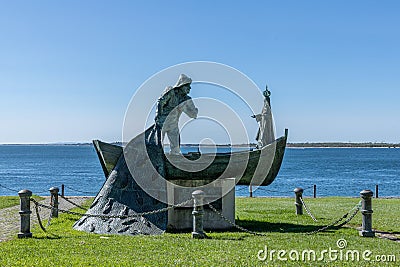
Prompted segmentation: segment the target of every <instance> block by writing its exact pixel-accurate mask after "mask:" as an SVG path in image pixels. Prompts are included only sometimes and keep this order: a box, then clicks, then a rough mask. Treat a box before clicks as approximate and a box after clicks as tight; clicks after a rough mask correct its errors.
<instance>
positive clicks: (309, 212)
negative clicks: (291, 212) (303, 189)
mask: <svg viewBox="0 0 400 267" xmlns="http://www.w3.org/2000/svg"><path fill="white" fill-rule="evenodd" d="M300 201H301V203H302V204H303V206H304V209H305V210H306V212H307V214H308V215H310V217H311V219H313V221H314V222H316V221H317V219H315V217H314V215H313V214H312V213H311V210H310V209H309V208H308V207H307V205H306V203H305V202H304V200H303V198H302V197H300Z"/></svg>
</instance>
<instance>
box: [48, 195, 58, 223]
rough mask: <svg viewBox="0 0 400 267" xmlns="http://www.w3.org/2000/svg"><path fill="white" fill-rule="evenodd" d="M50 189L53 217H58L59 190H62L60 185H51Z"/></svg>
mask: <svg viewBox="0 0 400 267" xmlns="http://www.w3.org/2000/svg"><path fill="white" fill-rule="evenodd" d="M49 191H50V195H51V196H50V206H51V207H52V209H51V217H54V218H57V217H58V192H59V191H60V190H59V189H58V187H51V188H50V189H49Z"/></svg>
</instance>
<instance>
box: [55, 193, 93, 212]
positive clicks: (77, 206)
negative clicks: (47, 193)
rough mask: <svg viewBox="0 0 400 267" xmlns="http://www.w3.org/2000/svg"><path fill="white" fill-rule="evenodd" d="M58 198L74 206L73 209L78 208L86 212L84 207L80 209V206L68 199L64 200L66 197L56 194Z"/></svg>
mask: <svg viewBox="0 0 400 267" xmlns="http://www.w3.org/2000/svg"><path fill="white" fill-rule="evenodd" d="M58 196H59V197H61V198H62V199H64V200H65V201H67V202H69V203H71V204H72V205H74V206H75V207H78V208H80V209H81V210H87V209H85V208H84V207H82V206H81V205H78V204H76V203H74V202H72V201H71V200H69V199H68V198H66V197H63V196H62V195H60V194H58Z"/></svg>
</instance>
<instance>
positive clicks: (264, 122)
mask: <svg viewBox="0 0 400 267" xmlns="http://www.w3.org/2000/svg"><path fill="white" fill-rule="evenodd" d="M263 95H264V106H263V109H262V111H261V113H260V114H257V115H253V116H251V117H252V118H255V119H256V120H257V122H258V123H259V128H258V132H257V136H256V140H257V148H262V147H263V146H265V145H268V144H270V143H272V142H273V141H274V140H275V134H274V129H273V124H272V112H271V102H270V101H271V100H270V96H271V92H270V91H269V90H268V85H267V86H265V91H264V92H263Z"/></svg>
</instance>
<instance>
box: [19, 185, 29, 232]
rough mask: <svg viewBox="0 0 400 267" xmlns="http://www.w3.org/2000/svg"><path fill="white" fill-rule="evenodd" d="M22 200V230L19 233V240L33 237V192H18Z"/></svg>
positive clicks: (20, 212)
mask: <svg viewBox="0 0 400 267" xmlns="http://www.w3.org/2000/svg"><path fill="white" fill-rule="evenodd" d="M18 195H19V198H20V205H21V210H20V211H19V215H20V216H21V230H20V232H19V233H18V238H25V237H32V233H31V213H32V211H31V200H30V198H31V196H32V192H31V191H29V190H21V191H19V192H18Z"/></svg>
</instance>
